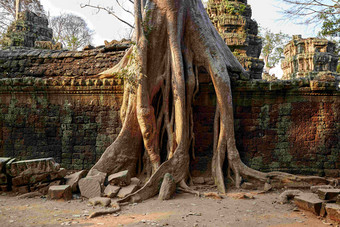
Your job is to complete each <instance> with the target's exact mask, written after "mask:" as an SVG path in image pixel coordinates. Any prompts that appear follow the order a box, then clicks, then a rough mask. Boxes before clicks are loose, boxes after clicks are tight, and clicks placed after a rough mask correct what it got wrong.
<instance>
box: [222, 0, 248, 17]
mask: <svg viewBox="0 0 340 227" xmlns="http://www.w3.org/2000/svg"><path fill="white" fill-rule="evenodd" d="M220 7H221V9H220V10H223V9H225V10H226V13H227V14H230V15H242V14H243V13H244V12H245V10H246V8H247V5H245V4H243V3H239V4H235V2H232V1H229V0H223V1H222V2H221V5H220Z"/></svg>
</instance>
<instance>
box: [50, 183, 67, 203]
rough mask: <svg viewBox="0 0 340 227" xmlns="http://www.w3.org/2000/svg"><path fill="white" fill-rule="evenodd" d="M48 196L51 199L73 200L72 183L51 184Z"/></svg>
mask: <svg viewBox="0 0 340 227" xmlns="http://www.w3.org/2000/svg"><path fill="white" fill-rule="evenodd" d="M48 197H49V198H50V199H64V200H71V199H72V190H71V186H70V185H58V186H51V187H50V188H49V189H48Z"/></svg>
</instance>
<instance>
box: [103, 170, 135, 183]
mask: <svg viewBox="0 0 340 227" xmlns="http://www.w3.org/2000/svg"><path fill="white" fill-rule="evenodd" d="M108 181H109V183H110V184H111V185H117V186H121V187H123V186H127V185H129V184H130V183H131V176H130V173H129V171H128V170H125V171H121V172H119V173H115V174H111V175H110V176H109V177H108Z"/></svg>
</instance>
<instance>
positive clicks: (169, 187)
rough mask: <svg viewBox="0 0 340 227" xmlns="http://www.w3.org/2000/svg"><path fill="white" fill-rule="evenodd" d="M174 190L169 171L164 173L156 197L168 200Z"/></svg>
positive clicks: (174, 186)
mask: <svg viewBox="0 0 340 227" xmlns="http://www.w3.org/2000/svg"><path fill="white" fill-rule="evenodd" d="M202 179H203V177H202ZM203 181H204V179H203ZM175 191H176V182H175V181H174V178H173V177H172V175H171V174H170V173H166V174H165V175H164V178H163V182H162V185H161V189H160V190H159V195H158V199H160V200H168V199H170V198H171V197H172V195H173V194H174V193H175Z"/></svg>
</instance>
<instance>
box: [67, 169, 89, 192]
mask: <svg viewBox="0 0 340 227" xmlns="http://www.w3.org/2000/svg"><path fill="white" fill-rule="evenodd" d="M86 174H87V170H81V171H79V172H76V173H73V174H71V175H68V176H66V177H65V179H66V184H67V185H70V186H71V189H72V192H77V191H78V183H79V180H80V179H81V178H83V177H85V176H86Z"/></svg>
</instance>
